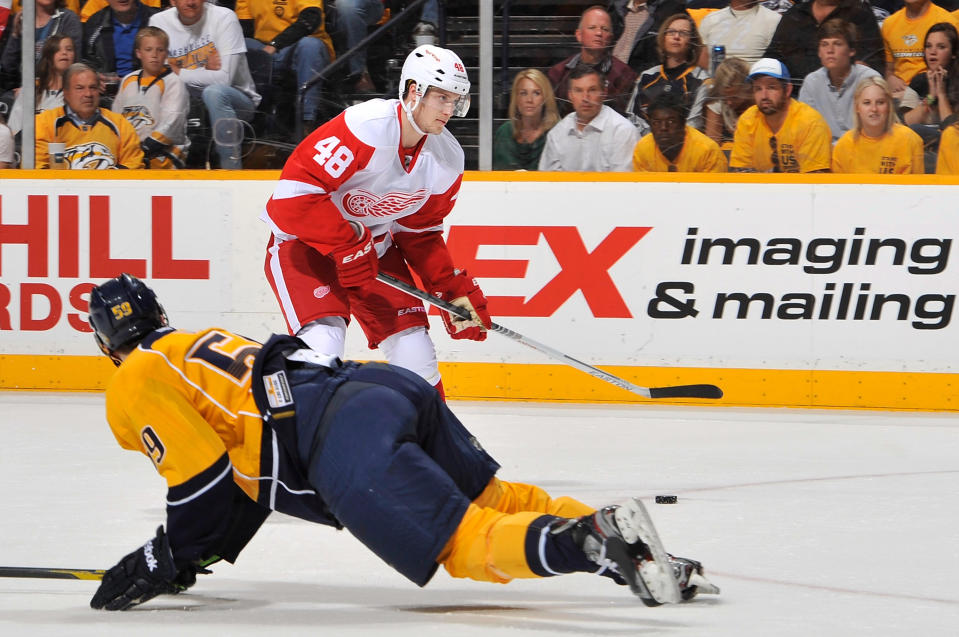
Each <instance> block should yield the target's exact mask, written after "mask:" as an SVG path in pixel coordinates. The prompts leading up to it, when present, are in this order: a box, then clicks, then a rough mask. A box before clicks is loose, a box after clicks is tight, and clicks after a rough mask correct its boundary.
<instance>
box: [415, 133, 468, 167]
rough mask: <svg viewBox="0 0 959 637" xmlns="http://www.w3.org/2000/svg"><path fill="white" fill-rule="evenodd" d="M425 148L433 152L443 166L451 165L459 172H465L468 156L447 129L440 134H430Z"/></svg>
mask: <svg viewBox="0 0 959 637" xmlns="http://www.w3.org/2000/svg"><path fill="white" fill-rule="evenodd" d="M423 150H425V151H428V152H430V153H432V154H433V155H434V156H435V157H436V159H437V160H438V161H439V162H440V164H441V165H443V166H449V167H450V168H452V169H453V170H455V171H456V172H457V173H461V172H463V168H464V167H465V165H466V156H465V154H464V153H463V147H462V146H460V143H459V142H458V141H457V140H456V137H454V136H453V133H451V132H449V131H448V130H447V129H445V128H444V129H443V132H442V133H440V134H439V135H429V136H428V139H427V140H426V144H425V145H424V148H423Z"/></svg>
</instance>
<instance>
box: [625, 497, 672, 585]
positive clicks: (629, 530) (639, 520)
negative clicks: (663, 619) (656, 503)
mask: <svg viewBox="0 0 959 637" xmlns="http://www.w3.org/2000/svg"><path fill="white" fill-rule="evenodd" d="M615 515H616V524H617V526H619V529H620V532H621V533H622V534H623V537H624V538H626V541H627V542H630V540H631V538H632V539H633V541H635V540H640V541H642V542H643V544H645V545H646V546H647V547H648V548H649V553H650V555H652V557H653V561H652V562H649V561H645V562H643V563H642V564H640V567H639V568H638V569H637V570H638V571H639V576H640V577H641V578H642V580H643V583H644V584H645V586H646V588H647V589H648V591H649V593H650V595H652V597H653V599H655V601H656V602H658V603H660V604H678V603H680V602H681V601H682V599H683V597H682V593H681V592H680V590H679V582H678V581H677V580H676V575H675V574H674V572H673V567H672V565H671V564H670V563H669V555H667V553H666V549H665V548H663V543H662V542H661V541H660V539H659V534H658V533H656V527H655V526H654V525H653V521H652V519H651V518H650V517H649V513H647V512H646V507H644V506H643V503H642V502H640V501H639V499H637V498H633V499H632V500H630V501H628V502H627V503H626V504H624V505H622V506H620V507H619V508H618V509H616V513H615ZM630 543H632V542H630ZM643 601H644V602H646V600H645V599H644V600H643Z"/></svg>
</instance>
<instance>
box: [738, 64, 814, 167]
mask: <svg viewBox="0 0 959 637" xmlns="http://www.w3.org/2000/svg"><path fill="white" fill-rule="evenodd" d="M748 80H749V82H750V85H751V86H752V92H753V100H754V101H755V105H754V106H750V107H749V108H748V109H747V110H746V112H745V113H743V114H742V116H741V117H740V118H739V123H738V124H737V126H736V134H735V137H734V139H733V150H732V155H731V156H730V158H729V167H730V170H731V171H733V172H774V173H812V172H829V169H830V161H831V157H830V147H831V142H832V133H831V132H830V129H829V124H827V123H826V120H825V119H823V116H822V115H820V114H819V113H818V112H817V111H816V110H815V109H814V108H812V107H811V106H808V105H807V104H803V103H802V102H797V101H796V100H794V99H793V98H792V97H791V96H792V88H793V87H792V84H791V83H790V77H789V71H788V70H787V69H786V65H784V64H783V63H782V62H780V61H779V60H774V59H772V58H762V59H761V60H759V61H758V62H756V63H755V64H753V66H752V68H751V69H750V71H749V77H748Z"/></svg>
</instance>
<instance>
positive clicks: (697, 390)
mask: <svg viewBox="0 0 959 637" xmlns="http://www.w3.org/2000/svg"><path fill="white" fill-rule="evenodd" d="M649 397H650V398H713V399H715V398H722V397H723V390H721V389H720V388H719V387H716V386H715V385H673V386H672V387H650V388H649Z"/></svg>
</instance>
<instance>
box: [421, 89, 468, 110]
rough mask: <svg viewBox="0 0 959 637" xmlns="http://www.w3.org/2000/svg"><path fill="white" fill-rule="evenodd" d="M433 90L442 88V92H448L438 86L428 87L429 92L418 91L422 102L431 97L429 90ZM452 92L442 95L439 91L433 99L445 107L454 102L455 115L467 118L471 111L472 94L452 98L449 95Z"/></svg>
mask: <svg viewBox="0 0 959 637" xmlns="http://www.w3.org/2000/svg"><path fill="white" fill-rule="evenodd" d="M432 88H440V89H441V90H444V91H445V90H446V89H442V88H441V87H438V86H429V87H427V90H426V92H425V93H419V91H417V93H418V94H419V95H420V100H422V99H423V98H424V97H426V96H427V95H429V94H430V91H429V89H432ZM450 92H451V91H447V92H446V93H440V92H439V91H434V92H433V97H432V99H435V100H438V101H439V102H440V103H441V104H442V105H443V106H446V105H447V104H448V103H449V102H450V101H452V102H453V115H454V116H455V117H466V113H468V112H469V110H470V94H469V93H466V94H465V95H452V96H451V95H449V93H450Z"/></svg>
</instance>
